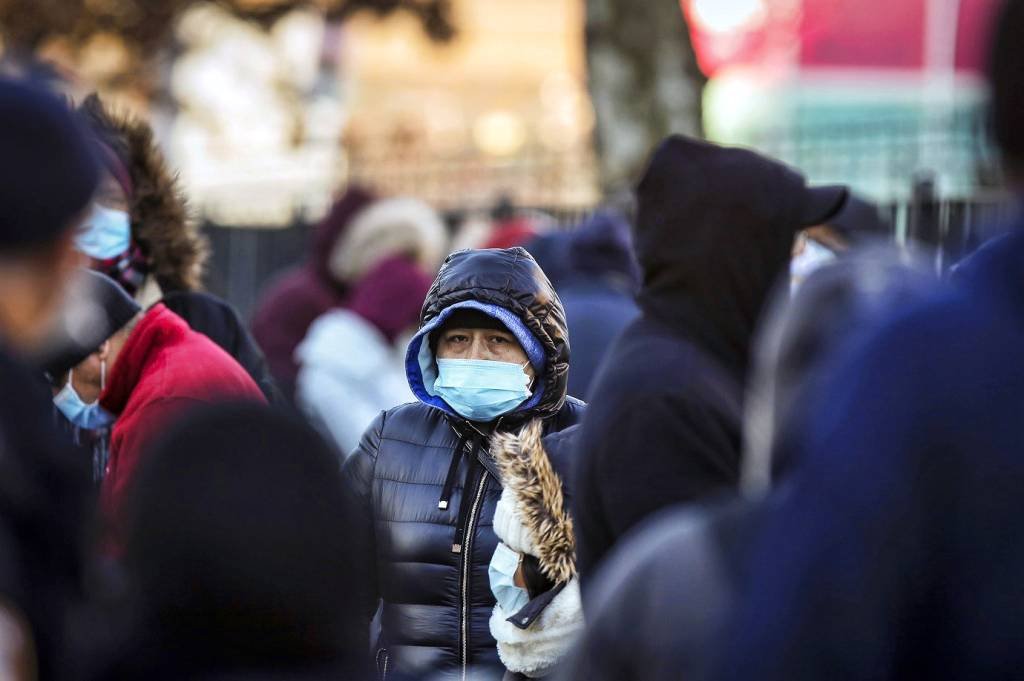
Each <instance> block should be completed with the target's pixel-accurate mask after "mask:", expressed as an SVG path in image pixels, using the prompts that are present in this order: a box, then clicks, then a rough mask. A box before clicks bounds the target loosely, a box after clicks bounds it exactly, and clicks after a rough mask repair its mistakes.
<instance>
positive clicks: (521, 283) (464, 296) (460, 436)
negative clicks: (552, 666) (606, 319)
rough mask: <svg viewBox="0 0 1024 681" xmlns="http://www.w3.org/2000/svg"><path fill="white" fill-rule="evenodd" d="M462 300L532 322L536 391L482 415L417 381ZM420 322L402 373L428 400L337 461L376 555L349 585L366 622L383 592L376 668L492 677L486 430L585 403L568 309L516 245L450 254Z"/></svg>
mask: <svg viewBox="0 0 1024 681" xmlns="http://www.w3.org/2000/svg"><path fill="white" fill-rule="evenodd" d="M467 301H470V302H472V303H473V304H474V305H477V304H483V305H485V306H496V307H497V308H500V309H501V310H505V311H507V312H508V313H511V314H512V315H513V316H514V317H515V318H516V319H517V320H519V327H521V328H517V331H518V332H522V330H523V328H525V329H528V330H529V333H530V335H531V336H532V337H534V338H535V339H536V341H537V342H538V343H539V344H538V346H537V347H538V348H539V350H540V352H541V353H542V354H543V358H542V359H541V360H540V361H541V362H542V363H543V369H542V371H541V372H539V373H538V379H539V382H538V387H536V388H535V390H534V392H535V394H537V395H539V397H538V398H537V399H531V400H529V401H528V402H527V403H525V405H524V406H525V409H521V410H520V411H517V412H515V413H513V414H510V415H508V416H506V417H503V418H502V419H500V420H499V421H498V422H496V423H494V424H488V425H487V426H483V427H481V426H480V424H475V427H474V425H471V424H470V423H469V422H467V421H465V420H464V419H463V418H462V417H460V416H458V415H457V414H455V413H454V412H452V411H451V409H450V408H448V407H447V406H446V405H444V403H443V402H442V401H440V399H439V398H437V397H436V396H432V395H430V394H429V393H427V392H425V390H426V386H425V381H424V377H423V375H422V374H421V371H420V368H419V367H418V366H417V364H416V359H417V357H418V355H419V349H420V348H422V347H424V345H423V344H425V343H426V342H427V340H428V339H427V335H428V334H429V330H430V329H431V328H433V327H434V326H435V325H436V322H437V320H439V319H443V318H444V316H445V314H446V312H445V311H446V310H449V309H453V306H456V305H458V304H460V303H465V302H467ZM489 309H491V308H489ZM422 322H423V323H422V330H421V334H419V335H418V336H417V338H416V339H414V341H413V344H412V345H411V346H410V352H409V357H410V361H409V365H408V373H409V377H410V383H411V385H412V387H413V391H414V393H416V394H417V395H418V396H420V397H421V399H422V400H424V401H428V400H429V401H430V402H432V404H430V405H428V404H426V403H424V402H419V403H415V404H407V405H403V406H400V407H396V408H394V409H391V410H389V411H386V412H384V413H383V414H381V416H380V417H379V418H378V419H377V420H376V421H375V422H374V423H373V424H372V425H371V426H370V428H369V429H368V430H367V432H366V434H365V435H364V436H363V440H362V442H361V443H360V445H359V447H358V448H357V450H356V451H355V452H354V453H353V454H352V455H351V456H350V457H349V459H348V460H347V461H346V463H345V466H344V469H343V473H344V477H345V482H346V485H347V486H348V487H349V489H350V490H351V492H352V494H353V496H354V499H355V501H356V503H357V504H358V506H359V508H360V510H361V513H360V522H359V525H358V526H357V527H355V528H353V529H354V530H355V536H354V544H353V546H354V550H365V551H368V552H369V555H370V556H372V558H371V560H372V563H373V575H372V583H371V584H369V585H366V586H365V588H359V587H357V588H355V589H354V592H365V593H366V596H367V597H366V599H365V602H364V603H363V604H362V607H363V612H364V614H365V617H366V619H367V622H369V619H370V615H372V613H373V608H374V607H375V604H376V602H377V599H378V598H379V599H381V600H382V601H383V610H382V617H381V643H380V646H379V649H378V650H377V662H378V668H379V669H380V670H381V671H382V672H383V670H384V668H385V667H387V669H388V673H389V675H390V674H394V673H397V674H398V675H399V676H400V677H411V678H422V677H426V676H430V677H431V678H458V677H460V676H461V675H462V674H463V673H465V672H466V671H471V672H477V673H479V674H481V675H480V676H474V677H473V678H492V677H493V678H500V677H501V675H502V674H503V673H504V667H502V665H501V663H500V661H499V660H498V655H497V650H496V644H495V642H494V639H493V637H492V636H491V634H490V629H489V627H488V620H489V618H490V616H491V611H492V610H493V607H494V597H493V595H492V594H491V590H490V585H489V582H488V577H487V566H488V564H489V563H490V560H491V556H492V554H493V553H494V549H495V546H496V545H497V541H498V540H497V537H496V536H495V534H494V531H493V530H492V518H493V515H494V509H495V505H496V504H497V502H498V498H499V497H500V496H501V483H500V481H499V475H498V471H497V466H496V465H495V463H494V462H493V460H492V459H491V457H490V455H489V454H488V452H487V433H488V432H489V429H491V428H501V429H503V430H504V429H514V428H517V427H519V426H521V425H522V424H523V423H525V422H526V421H527V420H529V419H532V418H542V419H544V420H545V432H548V433H553V432H557V431H560V430H562V429H565V428H568V427H569V426H571V425H573V424H574V423H576V422H577V421H578V420H579V419H580V418H581V417H582V415H583V403H582V402H580V401H579V400H575V399H573V398H571V397H567V396H566V380H567V375H568V360H569V348H568V340H567V333H566V329H565V318H564V314H563V311H562V307H561V303H560V302H559V301H558V297H557V296H556V295H555V294H554V291H553V290H552V289H551V287H550V284H548V282H547V279H546V278H545V277H544V274H543V272H541V271H540V269H539V268H538V267H537V265H536V263H534V261H533V259H532V258H531V257H530V256H529V255H528V254H527V253H526V251H524V250H522V249H518V248H515V249H507V250H486V251H462V252H459V253H455V254H453V255H452V256H450V257H449V258H448V260H447V261H446V262H445V265H444V266H443V267H442V269H441V272H440V273H439V274H438V279H437V281H436V282H435V284H434V286H433V287H432V288H431V291H430V293H429V294H428V297H427V301H426V303H425V304H424V311H423V317H422ZM513 326H515V324H513ZM424 331H427V333H424ZM528 344H529V343H527V345H528ZM524 349H527V354H528V355H530V354H531V353H532V351H531V350H530V349H529V348H524ZM533 359H534V358H533V357H531V361H533ZM533 363H534V365H535V366H536V365H537V362H536V361H534V362H533ZM466 490H469V492H468V493H466ZM442 506H443V508H442ZM356 547H358V548H356ZM432 675H438V676H432Z"/></svg>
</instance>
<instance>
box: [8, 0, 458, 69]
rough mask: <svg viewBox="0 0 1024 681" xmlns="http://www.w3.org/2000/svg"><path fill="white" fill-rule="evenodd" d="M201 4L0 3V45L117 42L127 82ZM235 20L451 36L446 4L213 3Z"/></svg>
mask: <svg viewBox="0 0 1024 681" xmlns="http://www.w3.org/2000/svg"><path fill="white" fill-rule="evenodd" d="M200 1H201V0H0V39H2V43H3V47H4V51H5V53H6V54H7V55H8V56H11V55H14V56H15V57H28V56H30V55H32V54H33V53H35V52H36V51H37V50H39V49H40V48H41V47H43V46H45V45H46V44H48V43H49V42H51V41H60V42H61V43H63V44H64V45H65V46H66V47H67V48H69V49H70V50H72V52H74V51H75V50H79V49H81V48H82V47H84V46H85V45H87V44H88V43H89V42H90V41H91V40H93V39H94V38H96V37H97V36H102V37H104V38H106V39H111V40H116V41H118V42H120V44H121V46H122V47H123V48H124V50H125V51H126V53H127V55H128V59H127V60H126V62H127V63H128V64H129V65H130V66H131V73H126V74H120V77H121V78H123V79H126V80H129V81H133V80H134V81H143V82H144V81H145V80H146V71H147V70H148V69H150V68H151V67H153V65H154V60H155V59H157V58H159V56H160V55H162V54H164V51H165V48H167V47H168V46H169V45H170V43H171V36H172V35H173V30H174V26H175V24H176V22H177V20H178V18H179V17H180V16H181V15H182V14H184V13H185V12H186V11H187V10H188V9H189V8H190V7H192V6H193V5H195V4H198V3H199V2H200ZM212 1H213V2H215V3H216V4H218V5H220V6H221V7H224V8H225V9H227V10H229V11H230V12H232V13H233V14H235V15H236V16H238V17H241V18H244V19H248V20H251V21H253V22H256V23H259V24H261V25H263V26H269V25H271V24H273V23H274V22H275V21H276V20H277V19H279V18H280V17H281V16H283V15H284V14H286V13H288V12H290V11H292V10H294V9H296V8H301V7H312V8H315V9H318V10H321V11H323V12H324V13H325V15H326V16H327V18H328V19H329V20H334V21H338V20H344V19H346V18H348V17H350V16H352V15H353V14H357V13H359V12H372V13H374V14H377V15H378V16H382V17H383V16H386V15H389V14H392V13H396V12H405V13H408V14H411V15H413V16H415V17H417V18H418V19H419V20H420V23H421V25H422V26H423V29H424V31H425V32H426V33H427V35H428V36H430V37H431V38H433V39H435V40H438V41H447V40H449V39H450V38H451V37H452V36H453V35H454V27H453V25H452V21H451V11H452V7H451V0H212Z"/></svg>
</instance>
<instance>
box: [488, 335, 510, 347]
mask: <svg viewBox="0 0 1024 681" xmlns="http://www.w3.org/2000/svg"><path fill="white" fill-rule="evenodd" d="M491 342H492V343H497V344H498V345H502V344H504V343H508V338H505V337H504V336H491Z"/></svg>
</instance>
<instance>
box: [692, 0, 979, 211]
mask: <svg viewBox="0 0 1024 681" xmlns="http://www.w3.org/2000/svg"><path fill="white" fill-rule="evenodd" d="M682 4H683V8H684V11H685V12H686V14H687V17H688V18H689V21H690V24H691V27H692V30H693V32H694V38H695V45H696V49H697V52H698V59H699V61H700V63H701V67H702V69H703V70H704V71H705V73H707V74H708V75H709V76H711V81H710V83H709V85H708V87H707V89H706V93H705V124H706V128H707V131H708V134H709V135H710V136H711V137H713V138H716V139H718V140H722V141H728V142H736V143H745V144H752V145H754V146H757V147H758V148H760V149H763V150H765V151H767V152H769V153H772V154H775V155H777V156H780V157H781V158H783V159H785V160H787V161H789V162H791V163H794V164H795V165H798V166H799V167H801V168H803V169H804V170H805V171H807V172H808V174H809V175H810V176H811V177H812V178H814V179H816V180H819V181H840V182H850V183H852V184H853V185H854V186H855V187H857V188H858V189H860V190H861V191H863V192H865V193H868V194H870V195H872V196H874V197H875V198H877V199H880V200H892V199H903V198H907V197H908V195H909V194H910V192H911V187H912V178H914V177H915V176H920V175H921V174H922V173H925V174H931V175H933V176H934V180H935V184H936V188H937V191H938V192H939V193H940V194H941V195H943V196H947V197H968V196H976V195H977V194H978V193H979V192H983V191H984V190H985V189H986V188H987V187H989V186H991V185H992V184H993V182H994V179H995V178H994V177H993V168H994V167H995V164H994V163H993V158H992V155H991V153H990V151H989V149H988V147H987V145H986V141H985V135H984V131H983V107H984V101H985V87H984V80H983V77H982V73H983V70H984V61H985V51H986V46H987V44H988V43H987V35H986V32H987V29H988V24H989V22H990V21H991V18H992V16H993V14H994V11H995V9H996V6H997V5H998V2H997V0H895V1H894V0H683V2H682Z"/></svg>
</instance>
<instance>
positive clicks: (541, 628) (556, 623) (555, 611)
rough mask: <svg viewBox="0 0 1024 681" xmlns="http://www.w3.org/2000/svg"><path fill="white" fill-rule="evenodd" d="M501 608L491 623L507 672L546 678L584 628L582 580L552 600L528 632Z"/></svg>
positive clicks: (496, 610) (496, 609) (576, 581)
mask: <svg viewBox="0 0 1024 681" xmlns="http://www.w3.org/2000/svg"><path fill="white" fill-rule="evenodd" d="M511 614H514V613H506V612H505V611H504V610H502V609H501V606H500V605H495V606H494V611H493V612H492V613H491V619H490V621H489V625H490V629H491V635H492V636H493V637H494V640H495V641H497V642H498V657H499V658H501V663H502V664H503V665H505V669H507V670H509V671H510V672H513V673H516V674H524V675H526V676H528V677H530V678H537V677H541V676H544V675H546V674H547V673H548V672H550V671H551V669H552V668H553V667H554V666H555V665H556V664H558V663H559V662H560V661H561V660H562V658H563V657H564V656H565V654H566V653H567V652H568V651H569V649H570V648H571V647H572V645H573V643H574V642H575V640H576V637H577V635H578V634H579V632H580V630H581V629H582V628H583V604H582V601H581V599H580V586H579V580H576V579H573V580H572V581H571V582H569V584H567V585H566V587H565V588H564V589H562V591H561V593H559V594H558V595H557V596H555V597H554V599H552V601H551V603H550V604H549V605H548V607H546V608H545V609H544V612H543V613H541V615H540V617H538V618H537V620H536V621H535V622H534V623H533V625H532V626H530V628H529V629H525V630H523V629H519V628H518V627H516V626H515V625H514V624H512V623H511V622H509V621H507V618H508V617H510V616H511Z"/></svg>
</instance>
